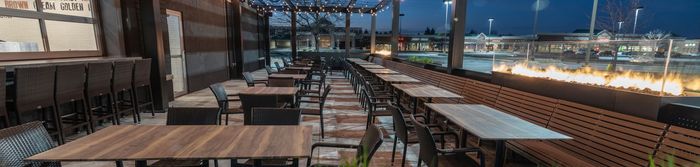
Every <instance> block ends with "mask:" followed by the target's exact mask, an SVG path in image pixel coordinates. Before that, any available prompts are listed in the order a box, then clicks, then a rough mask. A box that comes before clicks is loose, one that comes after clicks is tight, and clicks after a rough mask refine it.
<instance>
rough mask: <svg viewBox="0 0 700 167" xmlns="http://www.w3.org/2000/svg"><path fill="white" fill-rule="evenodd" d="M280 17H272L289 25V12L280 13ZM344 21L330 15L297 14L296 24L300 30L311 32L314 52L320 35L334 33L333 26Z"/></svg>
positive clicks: (317, 48) (337, 16)
mask: <svg viewBox="0 0 700 167" xmlns="http://www.w3.org/2000/svg"><path fill="white" fill-rule="evenodd" d="M280 13H281V14H282V15H277V16H273V17H274V18H275V19H276V20H278V21H280V22H282V23H287V24H291V22H292V19H291V18H292V15H291V13H290V12H280ZM342 20H345V18H342V17H341V16H339V15H334V14H330V13H297V20H296V24H297V25H299V26H300V28H301V29H306V30H309V31H311V33H312V34H313V36H314V43H315V44H316V46H315V48H316V51H318V50H319V48H320V44H321V42H319V41H320V40H321V39H320V34H321V33H332V32H333V31H335V24H336V23H340V21H342Z"/></svg>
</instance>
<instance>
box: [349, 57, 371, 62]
mask: <svg viewBox="0 0 700 167" xmlns="http://www.w3.org/2000/svg"><path fill="white" fill-rule="evenodd" d="M347 60H348V61H352V62H355V61H367V60H365V59H360V58H347Z"/></svg>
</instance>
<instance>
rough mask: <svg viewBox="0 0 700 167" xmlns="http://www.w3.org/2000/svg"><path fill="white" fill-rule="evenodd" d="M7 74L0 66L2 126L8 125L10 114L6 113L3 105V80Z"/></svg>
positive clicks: (0, 113) (0, 112) (6, 126)
mask: <svg viewBox="0 0 700 167" xmlns="http://www.w3.org/2000/svg"><path fill="white" fill-rule="evenodd" d="M6 75H7V74H6V73H5V68H0V121H2V124H0V125H2V127H0V129H2V128H8V127H10V118H9V117H10V116H9V115H8V114H7V106H5V105H6V104H5V99H6V98H5V82H6V80H7V76H6Z"/></svg>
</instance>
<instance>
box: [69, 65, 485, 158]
mask: <svg viewBox="0 0 700 167" xmlns="http://www.w3.org/2000/svg"><path fill="white" fill-rule="evenodd" d="M255 75H256V76H258V77H264V76H265V73H264V72H256V73H255ZM327 82H328V83H330V84H331V85H332V88H333V89H332V91H331V92H330V94H329V98H328V100H327V102H326V106H325V111H324V114H325V116H324V119H325V120H324V121H325V122H324V125H325V128H326V129H325V130H326V138H324V139H321V137H320V129H319V117H318V116H304V117H303V121H304V122H303V125H312V126H314V128H315V131H314V142H320V141H323V142H338V143H353V144H357V143H359V141H360V138H361V137H362V135H363V134H364V129H365V123H366V119H367V115H366V113H365V112H364V111H363V110H362V108H361V107H360V103H359V102H358V99H357V96H356V95H355V93H354V92H353V90H352V86H351V85H350V83H349V82H348V81H347V80H346V79H345V78H344V77H343V76H342V74H339V73H334V75H332V76H329V77H328V78H327ZM225 85H226V87H227V90H235V89H240V88H243V87H246V84H245V82H243V81H242V80H235V81H227V82H225ZM213 100H214V99H213V94H211V92H210V91H209V90H208V89H205V90H201V91H197V92H193V93H191V94H189V95H185V96H182V97H179V98H177V99H176V101H174V102H172V103H171V106H172V107H184V106H211V105H216V103H215V102H214V101H213ZM238 105H240V104H232V107H238ZM303 107H313V106H303ZM231 116H232V117H231V119H230V120H229V124H232V125H240V124H242V121H241V120H242V115H231ZM142 119H143V120H142V124H157V125H163V124H165V122H166V115H165V114H163V113H159V114H156V116H155V117H152V116H151V115H150V114H142ZM123 120H124V121H125V122H127V124H128V122H130V119H129V118H124V119H123ZM377 124H379V126H380V127H381V128H382V131H383V133H384V143H383V144H382V146H381V148H380V150H379V152H377V153H376V154H375V155H374V157H373V159H372V162H371V166H392V164H391V154H392V146H393V141H394V140H393V134H394V132H393V131H392V125H391V117H380V118H379V120H378V123H377ZM83 135H84V134H79V135H74V136H72V138H77V137H80V136H83ZM400 150H402V144H399V146H398V148H397V153H396V158H397V159H396V161H395V165H393V166H400V165H401V161H400V160H401V159H400V158H401V153H400ZM417 151H418V147H417V146H416V145H413V146H409V148H408V157H407V159H408V160H409V161H408V163H407V164H410V165H411V166H415V160H417V157H416V153H417ZM354 155H355V152H354V150H347V149H340V150H339V149H331V148H321V149H317V150H314V155H313V159H312V163H324V164H339V163H340V162H341V161H344V160H350V159H352V157H353V156H354ZM489 157H490V156H487V159H488V158H489ZM305 163H306V161H305V160H302V163H301V164H305ZM132 164H133V163H132V162H125V165H127V166H130V165H132ZM212 165H213V164H212ZM64 166H66V167H83V166H85V167H87V166H90V167H93V166H94V167H99V166H114V162H69V163H64ZM219 166H229V161H226V160H220V161H219Z"/></svg>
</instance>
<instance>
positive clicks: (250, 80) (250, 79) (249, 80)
mask: <svg viewBox="0 0 700 167" xmlns="http://www.w3.org/2000/svg"><path fill="white" fill-rule="evenodd" d="M243 79H244V80H245V83H246V84H248V87H255V84H265V85H266V86H267V85H268V81H263V80H255V77H254V76H253V74H252V73H250V72H243Z"/></svg>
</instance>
